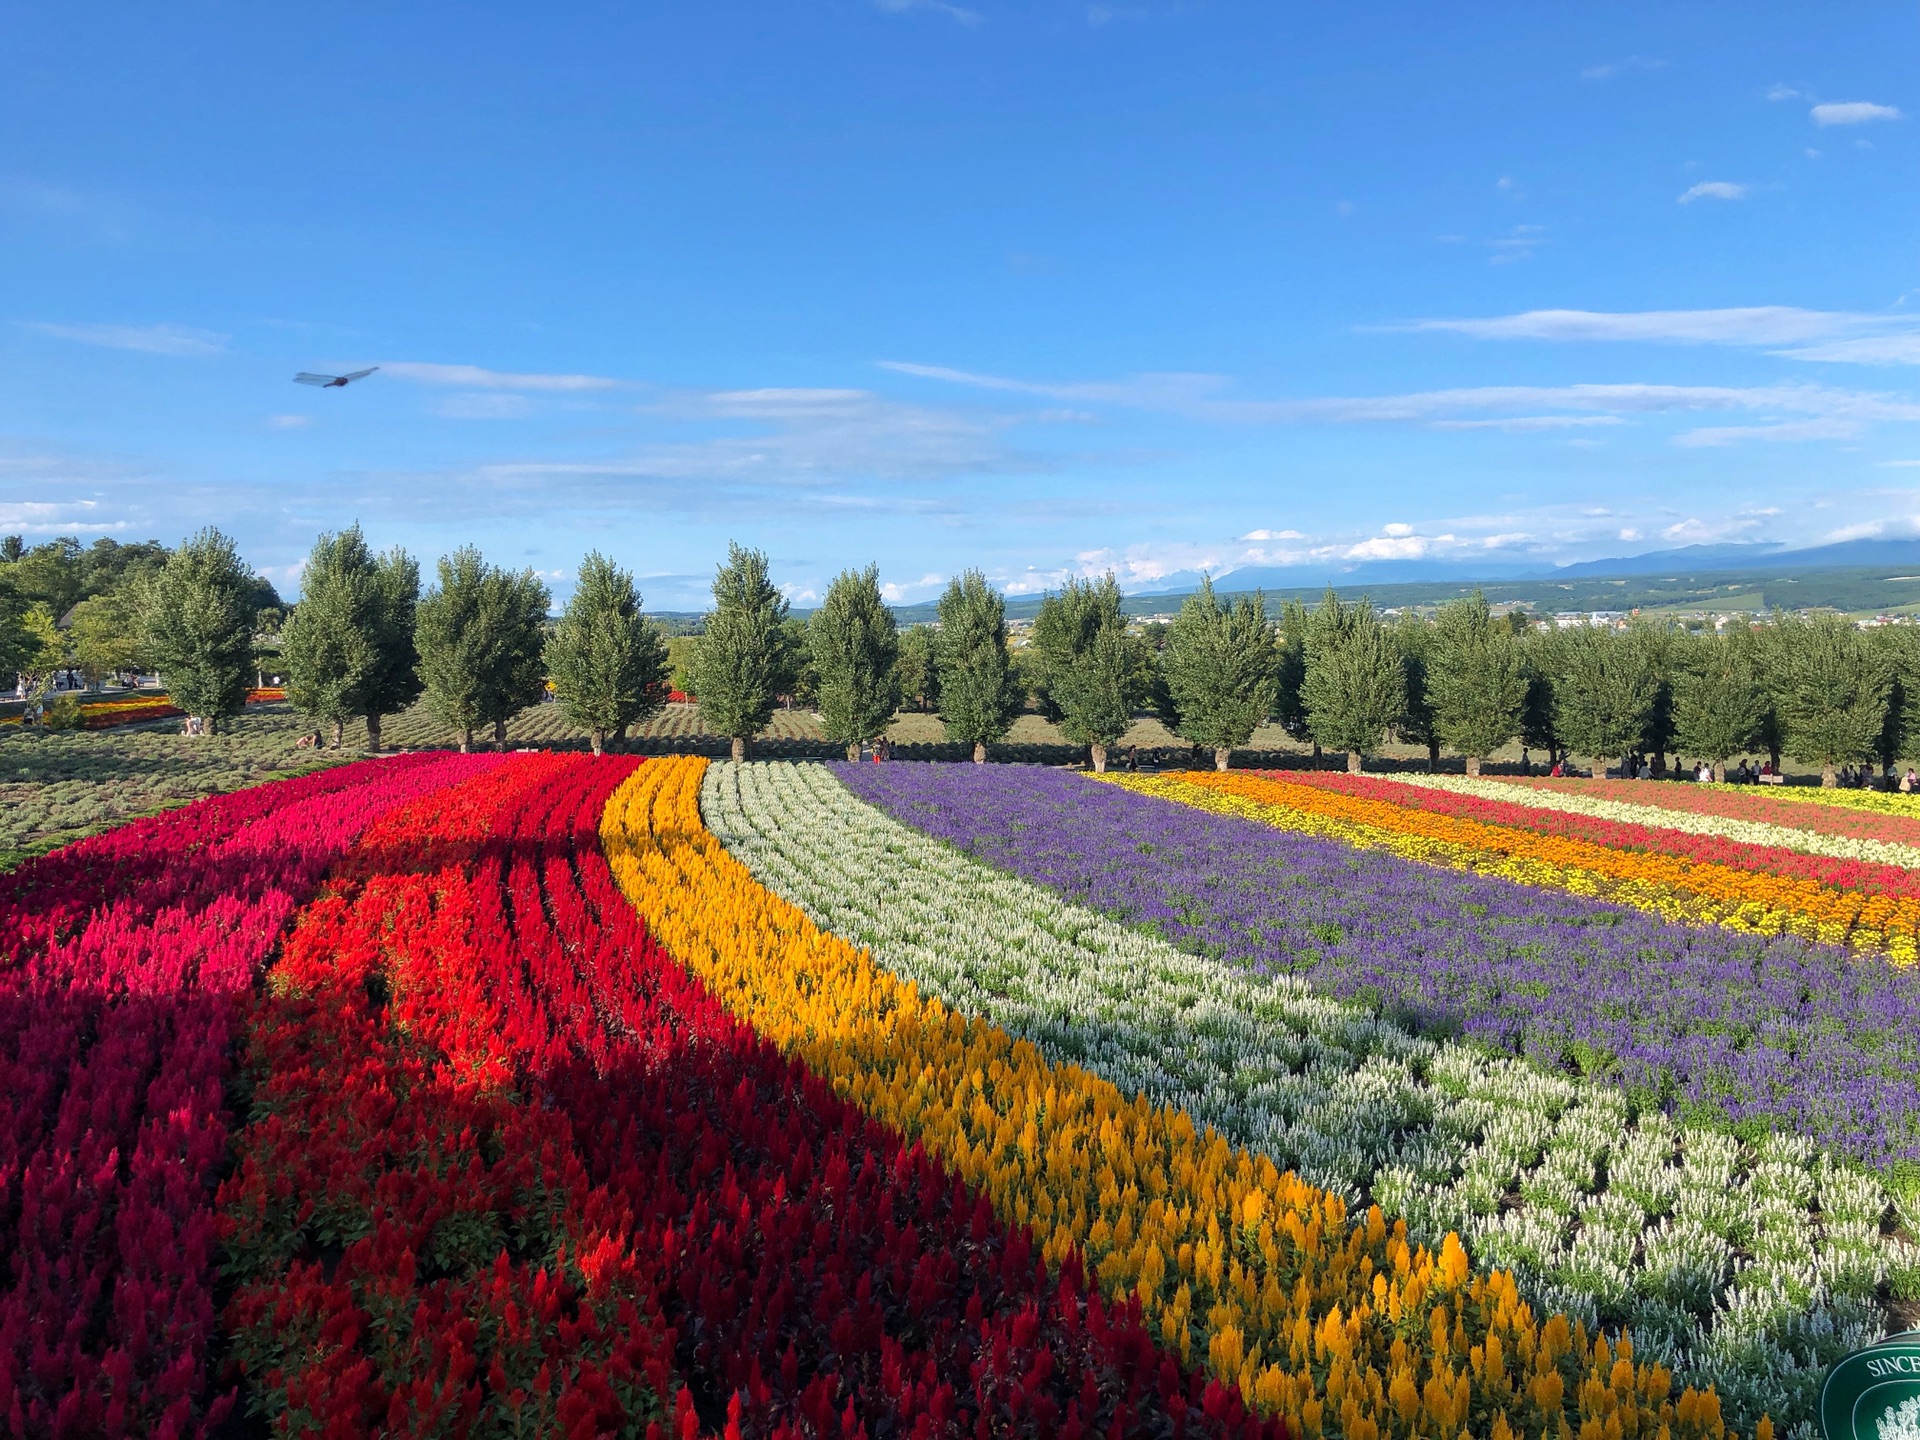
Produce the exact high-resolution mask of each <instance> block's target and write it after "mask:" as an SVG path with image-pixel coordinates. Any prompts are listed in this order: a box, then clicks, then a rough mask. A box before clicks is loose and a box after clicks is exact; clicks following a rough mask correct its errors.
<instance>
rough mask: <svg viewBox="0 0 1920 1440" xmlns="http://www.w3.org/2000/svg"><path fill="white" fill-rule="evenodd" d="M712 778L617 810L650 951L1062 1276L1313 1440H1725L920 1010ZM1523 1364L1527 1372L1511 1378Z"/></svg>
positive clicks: (665, 763) (1346, 1223)
mask: <svg viewBox="0 0 1920 1440" xmlns="http://www.w3.org/2000/svg"><path fill="white" fill-rule="evenodd" d="M705 765H706V762H705V761H703V760H697V759H673V760H659V761H652V762H649V763H648V764H646V765H643V766H641V767H640V769H639V770H637V771H636V772H635V773H634V775H633V777H632V778H631V779H629V780H628V781H627V782H626V783H625V784H624V785H623V786H622V787H621V789H620V790H619V791H618V792H617V793H616V794H615V795H614V797H613V799H612V800H611V801H610V802H609V804H608V807H607V811H606V815H605V817H604V818H603V820H602V823H601V840H602V844H603V846H604V848H605V850H606V854H607V858H608V860H609V862H610V863H611V865H612V867H613V872H614V875H615V877H616V878H617V879H618V881H619V883H620V886H621V888H622V890H623V891H624V892H625V893H626V895H627V897H628V898H629V899H630V900H631V901H632V902H633V903H634V905H635V906H636V907H637V908H638V909H639V911H640V913H641V914H642V915H643V916H644V917H645V918H646V921H647V924H648V926H649V928H650V929H651V930H652V932H653V934H654V935H655V937H656V938H657V939H658V940H659V941H660V942H661V943H662V944H663V945H665V946H666V947H667V949H668V950H669V951H671V953H672V954H673V955H674V956H675V957H676V958H677V959H678V960H679V961H680V963H681V964H683V965H685V966H686V967H687V968H688V969H689V970H690V971H691V972H692V973H693V974H695V975H696V976H698V977H699V978H700V979H701V981H702V982H703V983H704V984H705V985H706V986H707V987H708V989H709V990H710V991H711V992H712V993H713V994H714V995H715V996H716V997H717V998H718V999H719V1000H720V1001H721V1003H722V1004H724V1005H725V1006H726V1007H727V1008H728V1009H729V1010H731V1011H732V1012H733V1013H734V1014H735V1015H737V1016H739V1017H740V1018H741V1019H743V1020H745V1021H746V1022H748V1023H749V1024H751V1025H752V1026H753V1027H754V1028H755V1029H756V1030H757V1031H758V1032H759V1033H760V1034H762V1035H764V1036H766V1037H767V1038H768V1039H770V1040H772V1041H773V1042H774V1043H776V1044H777V1045H779V1046H780V1047H781V1048H782V1049H784V1050H786V1051H788V1052H789V1053H792V1054H794V1055H797V1056H798V1057H800V1059H801V1060H802V1061H803V1063H805V1064H806V1065H807V1066H808V1068H810V1069H811V1070H813V1071H814V1073H816V1074H818V1075H820V1076H821V1077H822V1078H824V1079H826V1080H827V1081H828V1082H829V1083H831V1084H832V1085H833V1086H834V1088H835V1090H836V1091H837V1092H838V1093H839V1094H841V1095H843V1096H845V1097H847V1098H848V1099H850V1100H851V1101H852V1102H853V1103H855V1104H856V1105H858V1106H859V1107H860V1108H861V1110H863V1111H864V1112H865V1113H867V1114H868V1115H871V1116H872V1117H873V1118H874V1119H876V1120H878V1121H880V1122H882V1123H884V1124H886V1125H889V1126H891V1127H893V1128H894V1129H895V1130H896V1131H898V1132H899V1133H901V1134H902V1135H904V1136H906V1137H908V1138H909V1139H914V1140H918V1141H920V1142H921V1143H923V1144H924V1145H925V1146H926V1147H927V1149H928V1150H929V1152H930V1153H932V1154H934V1155H936V1156H938V1157H939V1159H940V1160H941V1162H942V1163H943V1164H945V1165H946V1166H947V1167H948V1168H949V1169H950V1170H952V1171H953V1172H955V1173H957V1174H959V1175H960V1176H961V1177H963V1178H964V1179H965V1180H966V1181H967V1183H968V1184H969V1185H970V1186H972V1187H973V1188H974V1189H975V1190H976V1191H980V1192H984V1193H985V1194H986V1195H987V1196H988V1197H989V1199H990V1201H991V1203H992V1205H993V1207H994V1209H995V1211H996V1213H997V1214H999V1215H1000V1216H1001V1217H1002V1219H1003V1220H1004V1221H1005V1222H1006V1223H1008V1224H1013V1225H1024V1226H1026V1227H1027V1228H1028V1229H1029V1230H1030V1231H1031V1233H1032V1234H1033V1235H1034V1236H1035V1237H1036V1240H1037V1241H1038V1243H1039V1244H1040V1246H1041V1249H1042V1252H1043V1253H1044V1254H1045V1256H1046V1257H1047V1259H1048V1260H1049V1261H1050V1262H1053V1263H1056V1264H1057V1263H1058V1262H1059V1261H1061V1260H1062V1259H1063V1258H1065V1257H1066V1255H1067V1254H1068V1253H1069V1251H1072V1250H1076V1249H1077V1250H1078V1251H1079V1252H1080V1254H1081V1255H1082V1257H1083V1258H1084V1261H1085V1263H1086V1265H1087V1267H1088V1271H1089V1273H1090V1274H1091V1275H1092V1276H1094V1277H1096V1278H1097V1282H1098V1283H1099V1285H1100V1286H1101V1288H1102V1290H1103V1291H1104V1292H1105V1293H1106V1294H1108V1295H1109V1296H1112V1297H1115V1298H1121V1297H1125V1296H1128V1295H1132V1296H1136V1297H1138V1300H1139V1302H1140V1304H1141V1306H1142V1308H1143V1310H1144V1312H1145V1316H1146V1321H1147V1324H1148V1326H1149V1328H1150V1329H1151V1330H1152V1331H1153V1332H1154V1333H1157V1334H1158V1335H1160V1336H1161V1337H1162V1338H1163V1340H1164V1341H1165V1343H1166V1344H1167V1345H1168V1346H1169V1347H1170V1348H1171V1349H1172V1350H1174V1351H1175V1352H1177V1353H1178V1354H1180V1355H1181V1356H1182V1357H1183V1358H1188V1359H1203V1360H1204V1361H1205V1363H1206V1365H1207V1367H1208V1368H1209V1369H1210V1370H1211V1371H1212V1373H1213V1374H1214V1375H1215V1376H1217V1377H1218V1378H1220V1379H1221V1380H1223V1381H1230V1382H1234V1383H1237V1384H1238V1385H1239V1386H1240V1387H1241V1390H1242V1393H1243V1394H1244V1395H1245V1396H1247V1397H1248V1399H1249V1400H1250V1401H1251V1402H1252V1403H1254V1404H1256V1405H1258V1406H1260V1407H1261V1408H1262V1409H1264V1410H1266V1411H1268V1412H1273V1411H1280V1412H1283V1413H1285V1414H1286V1415H1287V1416H1288V1417H1289V1418H1290V1419H1291V1421H1292V1422H1293V1424H1294V1425H1295V1426H1296V1427H1298V1429H1299V1430H1300V1431H1301V1433H1302V1434H1304V1435H1307V1436H1319V1435H1322V1434H1325V1433H1327V1432H1328V1431H1329V1430H1331V1429H1336V1428H1337V1430H1338V1432H1339V1434H1340V1435H1341V1436H1342V1437H1344V1440H1381V1437H1386V1436H1392V1437H1412V1436H1426V1437H1431V1440H1454V1437H1456V1436H1458V1435H1460V1434H1461V1433H1462V1432H1463V1431H1471V1432H1474V1433H1476V1434H1492V1435H1494V1436H1499V1435H1501V1434H1503V1433H1504V1434H1505V1435H1506V1436H1507V1437H1508V1440H1536V1437H1537V1440H1561V1437H1570V1436H1571V1435H1572V1434H1573V1426H1574V1424H1575V1423H1579V1424H1580V1425H1581V1426H1582V1433H1583V1434H1584V1431H1585V1426H1586V1422H1587V1421H1588V1420H1589V1419H1592V1418H1594V1417H1597V1416H1604V1417H1605V1420H1606V1422H1608V1423H1611V1424H1617V1426H1618V1430H1617V1432H1614V1431H1608V1432H1606V1434H1603V1435H1602V1436H1601V1437H1600V1440H1609V1436H1611V1435H1613V1434H1615V1433H1617V1434H1618V1435H1619V1436H1621V1437H1637V1436H1640V1435H1642V1434H1644V1435H1645V1436H1646V1437H1647V1440H1654V1437H1656V1436H1659V1435H1661V1434H1662V1433H1663V1432H1664V1434H1665V1435H1666V1436H1667V1437H1668V1440H1709V1437H1711V1440H1723V1437H1725V1435H1726V1434H1727V1432H1726V1428H1725V1425H1724V1423H1723V1421H1722V1420H1721V1417H1720V1409H1719V1401H1718V1399H1717V1397H1715V1396H1714V1395H1713V1394H1712V1393H1711V1392H1709V1393H1707V1394H1705V1395H1698V1394H1696V1393H1695V1392H1694V1391H1692V1390H1688V1391H1686V1392H1685V1393H1683V1394H1681V1395H1679V1396H1675V1395H1674V1394H1673V1393H1672V1391H1673V1383H1672V1377H1671V1375H1670V1374H1669V1373H1668V1372H1667V1371H1666V1370H1665V1369H1664V1368H1663V1367H1661V1366H1658V1365H1637V1364H1635V1363H1634V1361H1633V1353H1632V1345H1631V1342H1630V1341H1629V1340H1627V1339H1626V1338H1625V1337H1622V1339H1621V1340H1620V1342H1619V1345H1618V1348H1617V1352H1616V1350H1614V1349H1612V1348H1610V1347H1609V1346H1608V1343H1607V1342H1606V1341H1605V1340H1604V1339H1599V1340H1591V1339H1590V1338H1589V1337H1588V1335H1587V1333H1586V1331H1585V1329H1584V1328H1583V1327H1581V1326H1578V1325H1575V1326H1572V1327H1569V1326H1568V1324H1567V1321H1566V1319H1565V1318H1564V1317H1562V1316H1554V1317H1552V1318H1550V1319H1548V1320H1547V1321H1546V1322H1545V1323H1544V1324H1542V1323H1539V1322H1537V1321H1536V1320H1535V1318H1534V1316H1533V1313H1532V1311H1531V1309H1530V1308H1529V1307H1528V1306H1527V1305H1526V1304H1525V1303H1524V1302H1522V1301H1521V1299H1520V1297H1519V1294H1518V1291H1517V1290H1516V1288H1515V1286H1514V1282H1513V1278H1512V1277H1511V1276H1510V1275H1508V1274H1506V1273H1504V1272H1500V1271H1494V1272H1490V1273H1484V1274H1482V1273H1476V1272H1475V1270H1474V1268H1473V1266H1472V1264H1471V1263H1470V1262H1469V1260H1468V1258H1467V1254H1466V1251H1465V1250H1464V1249H1463V1248H1462V1247H1461V1245H1460V1242H1459V1240H1458V1239H1457V1238H1455V1237H1453V1236H1449V1237H1447V1241H1446V1243H1445V1244H1444V1245H1443V1246H1442V1247H1441V1249H1440V1250H1439V1252H1438V1253H1434V1252H1431V1251H1428V1250H1426V1249H1425V1248H1420V1247H1415V1246H1412V1245H1410V1244H1409V1243H1408V1241H1407V1236H1406V1226H1405V1224H1404V1222H1399V1221H1396V1222H1394V1223H1393V1224H1391V1225H1389V1224H1388V1222H1387V1219H1386V1217H1385V1216H1384V1215H1382V1213H1381V1212H1380V1210H1379V1208H1378V1207H1377V1206H1376V1207H1374V1208H1371V1209H1369V1210H1368V1211H1367V1212H1366V1213H1365V1214H1364V1215H1361V1216H1357V1217H1354V1216H1349V1215H1348V1213H1347V1208H1346V1205H1345V1203H1344V1202H1343V1201H1342V1200H1341V1199H1340V1198H1339V1197H1338V1196H1334V1195H1329V1194H1327V1193H1326V1192H1324V1191H1321V1190H1318V1189H1316V1188H1314V1187H1313V1186H1311V1185H1308V1184H1306V1183H1305V1182H1303V1181H1302V1180H1300V1179H1299V1177H1298V1176H1296V1175H1293V1174H1291V1173H1288V1174H1282V1173H1281V1172H1280V1171H1279V1170H1278V1169H1277V1168H1276V1167H1275V1166H1274V1164H1273V1163H1272V1162H1271V1161H1270V1160H1267V1159H1265V1158H1263V1157H1257V1156H1254V1155H1252V1154H1250V1153H1249V1152H1247V1151H1246V1150H1242V1149H1236V1148H1234V1147H1233V1146H1231V1145H1229V1144H1228V1143H1227V1142H1226V1141H1225V1140H1224V1139H1222V1138H1221V1137H1220V1136H1219V1135H1217V1134H1215V1133H1214V1132H1213V1131H1211V1130H1206V1131H1200V1130H1197V1129H1196V1128H1195V1126H1194V1124H1193V1121H1192V1119H1191V1118H1190V1117H1189V1116H1187V1115H1186V1114H1185V1113H1184V1112H1182V1111H1178V1110H1169V1109H1165V1108H1161V1107H1156V1106H1153V1105H1151V1104H1149V1103H1148V1102H1147V1100H1146V1099H1145V1097H1143V1096H1135V1097H1134V1098H1132V1099H1128V1098H1127V1097H1126V1096H1124V1095H1122V1094H1121V1093H1120V1092H1119V1091H1118V1090H1117V1089H1115V1088H1114V1087H1113V1086H1112V1085H1111V1084H1108V1083H1107V1082H1106V1081H1104V1080H1100V1079H1098V1078H1096V1077H1094V1076H1092V1075H1089V1074H1088V1073H1086V1072H1085V1071H1083V1070H1080V1069H1078V1068H1076V1067H1074V1066H1070V1065H1051V1064H1048V1063H1047V1061H1046V1060H1045V1059H1044V1058H1042V1056H1041V1055H1040V1052H1039V1051H1038V1050H1036V1049H1035V1048H1034V1047H1033V1046H1032V1045H1031V1044H1029V1043H1027V1042H1026V1041H1016V1040H1014V1039H1013V1038H1012V1037H1011V1036H1009V1035H1007V1034H1006V1032H1004V1031H1002V1030H1000V1029H998V1028H997V1027H995V1026H993V1025H991V1024H988V1023H986V1022H985V1021H983V1020H979V1019H975V1018H969V1017H966V1016H962V1015H958V1014H955V1013H954V1012H952V1011H951V1010H949V1009H947V1008H946V1007H945V1006H943V1005H941V1004H939V1003H938V1002H935V1001H931V1000H927V999H923V998H922V997H921V996H920V994H919V992H918V991H917V990H916V989H915V988H914V987H913V986H912V985H910V984H908V983H906V982H904V981H902V980H900V979H899V978H898V977H896V976H894V975H892V974H890V973H889V972H887V971H885V970H883V969H881V968H880V967H879V966H878V965H876V964H875V963H874V961H873V959H872V957H871V956H870V955H869V954H868V952H866V951H865V950H861V949H857V948H856V947H854V946H853V945H851V944H849V943H848V942H846V941H845V940H842V939H840V938H839V937H838V936H835V935H831V934H828V933H826V932H823V931H822V930H820V929H819V927H818V926H816V925H814V924H813V922H812V921H810V920H809V919H807V917H806V916H805V915H804V914H803V913H802V912H801V911H800V910H798V909H797V908H796V907H794V906H792V905H790V904H788V903H786V902H785V901H783V900H781V899H779V898H778V897H776V896H775V895H773V894H772V893H771V892H769V891H767V890H766V889H765V888H763V887H762V886H761V885H759V884H758V883H757V882H756V881H755V880H754V879H753V878H752V876H751V875H750V874H749V873H748V872H747V870H746V868H745V867H744V866H743V865H741V864H740V863H739V862H738V861H736V860H735V859H734V858H733V857H732V856H730V855H728V854H727V853H726V851H725V849H724V848H723V847H722V846H721V845H720V843H719V841H718V840H717V839H715V838H714V836H713V835H712V834H711V833H709V832H708V831H707V829H706V827H705V826H704V825H703V824H702V822H701V819H700V809H699V793H700V780H701V775H702V772H703V771H704V769H705ZM1509 1357H1510V1358H1509Z"/></svg>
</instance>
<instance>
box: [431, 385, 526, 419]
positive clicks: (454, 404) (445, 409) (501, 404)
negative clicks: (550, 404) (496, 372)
mask: <svg viewBox="0 0 1920 1440" xmlns="http://www.w3.org/2000/svg"><path fill="white" fill-rule="evenodd" d="M433 410H434V413H435V414H436V415H444V416H446V417H447V418H448V419H449V420H521V419H525V418H526V417H527V416H528V415H531V414H532V413H533V406H532V405H531V404H530V403H529V402H528V400H527V397H526V396H525V395H522V394H519V393H518V392H516V391H512V390H459V391H456V392H454V393H453V394H451V395H449V396H447V397H446V398H445V399H444V400H442V401H441V402H440V403H439V404H437V405H435V406H434V407H433Z"/></svg>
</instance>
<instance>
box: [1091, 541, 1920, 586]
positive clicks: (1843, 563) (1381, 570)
mask: <svg viewBox="0 0 1920 1440" xmlns="http://www.w3.org/2000/svg"><path fill="white" fill-rule="evenodd" d="M1865 566H1882V567H1888V568H1890V569H1892V570H1895V571H1898V572H1899V573H1902V574H1920V540H1847V541H1843V542H1841V543H1839V544H1837V545H1815V546H1810V547H1806V548H1802V549H1794V548H1791V547H1789V546H1786V545H1782V544H1733V545H1683V546H1681V547H1679V548H1678V549H1674V550H1654V551H1650V552H1648V553H1646V554H1642V555H1625V556H1620V557H1617V558H1615V559H1609V560H1582V561H1580V562H1579V563H1578V564H1574V565H1544V566H1543V565H1513V564H1486V563H1479V562H1475V561H1471V560H1459V561H1455V560H1374V561H1359V562H1335V563H1318V564H1308V565H1285V566H1281V565H1249V566H1244V567H1242V568H1241V569H1238V570H1228V571H1225V572H1223V573H1221V574H1218V575H1215V576H1214V577H1213V583H1214V588H1216V589H1218V590H1221V591H1233V592H1239V591H1246V590H1298V589H1301V588H1303V587H1305V586H1312V585H1335V586H1338V587H1339V588H1340V589H1342V590H1345V589H1347V588H1349V587H1352V586H1364V585H1409V584H1446V583H1452V584H1473V583H1475V582H1476V581H1484V582H1486V583H1489V584H1505V583H1511V582H1513V581H1516V580H1560V579H1575V578H1578V579H1588V578H1592V577H1596V576H1634V575H1675V576H1678V575H1688V574H1693V575H1698V574H1711V573H1721V572H1726V571H1740V572H1742V573H1745V574H1756V575H1760V574H1768V575H1777V574H1784V573H1788V572H1793V571H1799V570H1826V569H1835V568H1842V567H1846V568H1859V567H1865ZM1199 585H1200V572H1199V571H1197V570H1183V571H1179V572H1178V573H1176V574H1172V575H1165V576H1162V577H1161V578H1160V579H1158V580H1154V581H1152V582H1150V583H1148V584H1145V585H1135V586H1128V587H1127V593H1128V594H1129V595H1185V594H1190V593H1191V592H1192V591H1194V590H1196V589H1198V588H1199Z"/></svg>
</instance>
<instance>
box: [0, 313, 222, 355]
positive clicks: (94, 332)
mask: <svg viewBox="0 0 1920 1440" xmlns="http://www.w3.org/2000/svg"><path fill="white" fill-rule="evenodd" d="M20 323H21V324H22V325H23V326H25V327H26V328H27V329H29V330H33V331H37V332H38V333H39V334H42V335H50V336H52V337H53V338H54V339H56V340H71V341H74V342H75V343H76V344H80V345H99V346H102V347H104V348H105V349H108V350H138V351H141V352H143V353H145V354H148V355H184V356H193V357H201V356H207V355H218V354H220V352H221V351H223V350H225V349H226V348H227V337H226V336H225V335H220V334H216V333H215V332H214V331H212V330H196V329H194V328H193V327H192V326H190V325H56V324H53V323H51V322H48V321H40V320H23V321H21V322H20Z"/></svg>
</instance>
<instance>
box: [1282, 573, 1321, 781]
mask: <svg viewBox="0 0 1920 1440" xmlns="http://www.w3.org/2000/svg"><path fill="white" fill-rule="evenodd" d="M1308 624H1309V619H1308V615H1307V607H1306V606H1304V605H1302V604H1301V603H1300V602H1299V601H1298V600H1289V601H1287V603H1286V604H1285V605H1283V606H1282V607H1281V608H1280V625H1279V628H1278V629H1277V630H1276V631H1275V632H1274V637H1273V645H1274V669H1273V684H1274V689H1273V719H1274V721H1275V722H1276V723H1277V724H1278V725H1279V726H1280V728H1281V729H1282V730H1284V731H1286V732H1287V734H1288V736H1290V737H1291V738H1292V739H1294V740H1298V741H1301V742H1303V743H1311V742H1312V740H1313V732H1312V731H1311V730H1310V729H1308V728H1307V707H1306V705H1305V703H1304V702H1303V701H1302V700H1301V698H1300V687H1301V685H1302V684H1303V683H1305V681H1306V678H1307V627H1308ZM1314 749H1315V757H1314V758H1315V759H1316V760H1317V759H1318V758H1319V755H1318V751H1319V747H1318V746H1315V747H1314Z"/></svg>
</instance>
